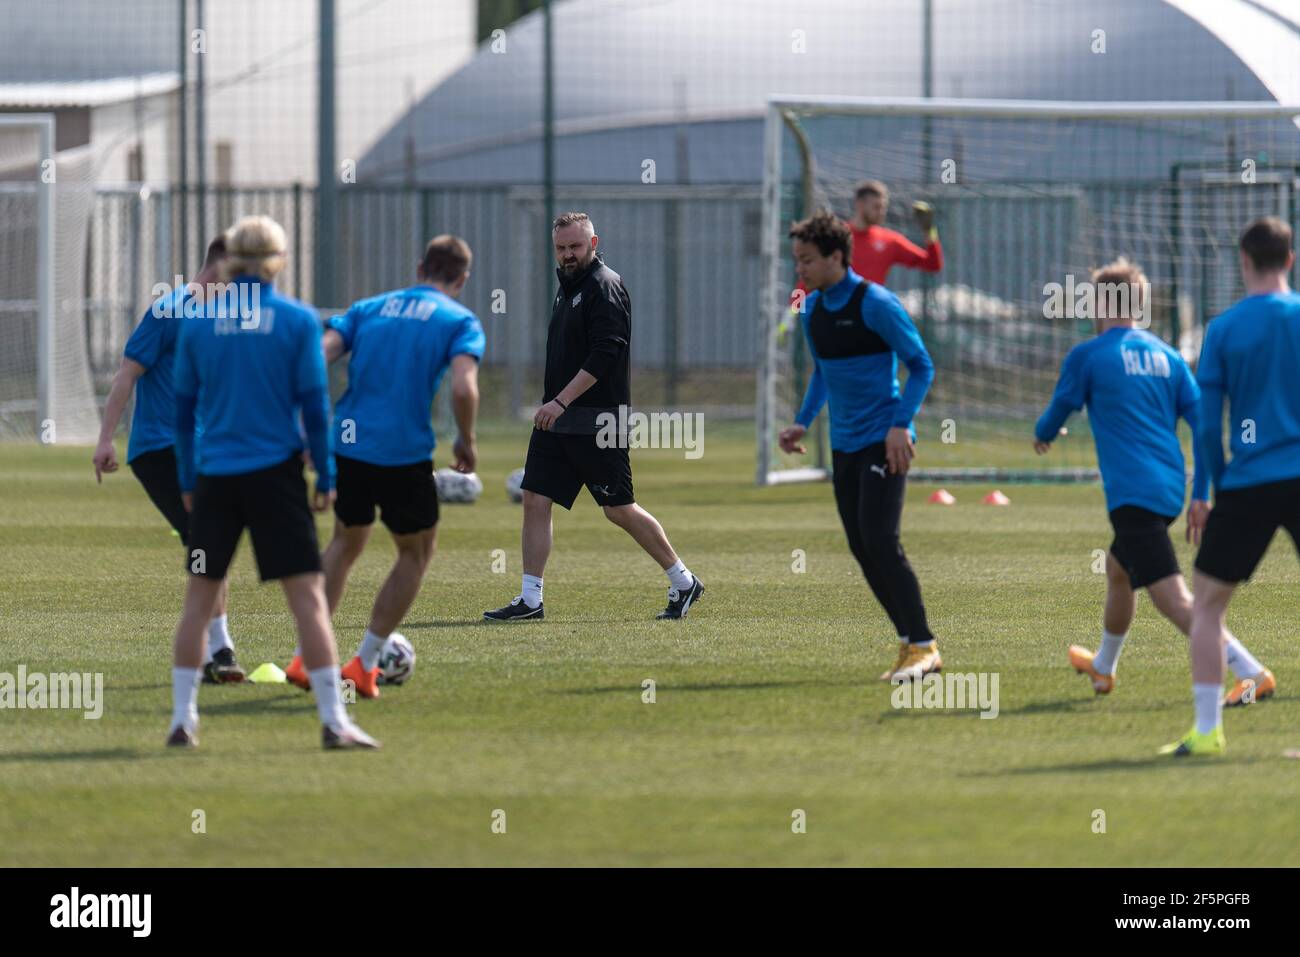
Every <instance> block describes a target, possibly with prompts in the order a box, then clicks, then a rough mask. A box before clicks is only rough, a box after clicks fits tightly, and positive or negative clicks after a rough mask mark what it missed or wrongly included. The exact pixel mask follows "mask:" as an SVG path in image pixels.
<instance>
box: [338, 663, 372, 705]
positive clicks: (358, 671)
mask: <svg viewBox="0 0 1300 957" xmlns="http://www.w3.org/2000/svg"><path fill="white" fill-rule="evenodd" d="M340 677H342V678H343V680H344V681H351V682H352V686H353V687H354V688H356V689H357V694H359V695H361V697H363V698H378V697H379V666H378V665H376V666H375V667H373V668H371V669H370V670H369V671H367V670H366V669H365V668H363V667H362V666H361V656H360V655H357V656H356V657H355V658H353V659H352V660H351V661H349V662H348V663H347V664H346V665H344V666H343V671H342V672H341V674H340Z"/></svg>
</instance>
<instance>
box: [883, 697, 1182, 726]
mask: <svg viewBox="0 0 1300 957" xmlns="http://www.w3.org/2000/svg"><path fill="white" fill-rule="evenodd" d="M1098 707H1099V705H1098V704H1097V703H1096V701H1095V700H1094V699H1092V698H1089V699H1087V700H1077V699H1068V698H1067V699H1064V700H1061V701H1031V702H1030V703H1029V704H1023V705H1021V706H1020V707H1018V708H1001V709H999V710H998V714H997V717H999V718H1005V717H1024V716H1032V715H1036V714H1086V713H1088V712H1089V711H1091V710H1092V709H1095V708H1098ZM980 710H981V709H979V708H977V707H974V706H972V707H969V708H890V709H889V710H888V711H882V712H881V713H880V715H879V720H880V721H883V720H884V719H885V718H909V717H910V718H912V719H913V720H915V719H917V718H919V717H930V718H976V717H978V716H979V713H980ZM1167 710H1168V705H1164V704H1149V705H1131V704H1127V703H1126V704H1124V705H1123V706H1121V707H1113V708H1109V709H1107V710H1106V711H1105V712H1103V713H1104V714H1106V715H1109V716H1115V715H1122V714H1139V713H1143V712H1150V711H1167ZM984 720H994V719H991V718H989V719H984Z"/></svg>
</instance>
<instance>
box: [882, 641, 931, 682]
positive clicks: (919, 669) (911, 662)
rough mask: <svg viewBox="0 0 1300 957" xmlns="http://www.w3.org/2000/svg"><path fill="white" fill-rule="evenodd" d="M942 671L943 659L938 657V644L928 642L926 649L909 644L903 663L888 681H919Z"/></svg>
mask: <svg viewBox="0 0 1300 957" xmlns="http://www.w3.org/2000/svg"><path fill="white" fill-rule="evenodd" d="M942 670H943V659H942V658H940V657H939V643H938V642H937V641H932V642H930V646H929V647H928V648H922V647H921V646H920V645H913V644H909V645H908V646H907V654H906V655H904V656H903V663H902V664H900V665H899V666H898V667H897V668H895V669H894V673H893V674H892V675H890V676H889V680H890V681H891V682H899V681H920V680H921V679H922V678H924V677H925V676H926V675H928V674H930V673H932V672H939V671H942Z"/></svg>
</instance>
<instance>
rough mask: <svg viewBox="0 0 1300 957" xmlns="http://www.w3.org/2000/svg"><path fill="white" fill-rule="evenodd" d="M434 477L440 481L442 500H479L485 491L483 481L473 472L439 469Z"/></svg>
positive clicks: (439, 494)
mask: <svg viewBox="0 0 1300 957" xmlns="http://www.w3.org/2000/svg"><path fill="white" fill-rule="evenodd" d="M433 477H434V481H436V482H437V483H438V501H440V502H477V501H478V497H479V495H481V494H482V492H483V482H482V480H481V479H480V478H479V477H478V476H477V475H475V474H474V473H473V472H457V471H456V470H455V469H438V471H437V472H435V473H434V476H433Z"/></svg>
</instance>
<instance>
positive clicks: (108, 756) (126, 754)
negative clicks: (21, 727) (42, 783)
mask: <svg viewBox="0 0 1300 957" xmlns="http://www.w3.org/2000/svg"><path fill="white" fill-rule="evenodd" d="M141 757H144V753H143V752H141V751H136V750H135V749H134V748H106V749H104V750H102V751H10V752H7V753H0V764H9V763H12V762H16V761H46V762H58V761H126V760H134V759H136V758H141Z"/></svg>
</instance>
